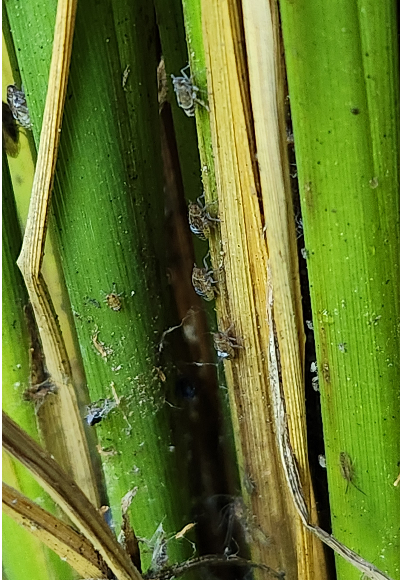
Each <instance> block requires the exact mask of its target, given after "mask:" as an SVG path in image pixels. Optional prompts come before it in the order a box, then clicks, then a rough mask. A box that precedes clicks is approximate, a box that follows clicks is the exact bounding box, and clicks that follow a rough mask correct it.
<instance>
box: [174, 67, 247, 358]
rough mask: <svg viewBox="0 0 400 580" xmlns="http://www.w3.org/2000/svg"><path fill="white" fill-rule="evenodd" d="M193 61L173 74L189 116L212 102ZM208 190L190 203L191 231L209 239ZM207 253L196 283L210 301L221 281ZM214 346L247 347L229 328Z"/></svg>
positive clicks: (212, 218)
mask: <svg viewBox="0 0 400 580" xmlns="http://www.w3.org/2000/svg"><path fill="white" fill-rule="evenodd" d="M188 68H189V65H188V66H186V67H185V68H183V69H182V70H181V76H179V77H176V76H174V75H171V78H172V85H173V87H174V91H175V94H176V99H177V102H178V106H179V107H180V108H181V109H183V110H184V112H185V114H186V115H187V116H188V117H194V114H195V105H196V104H198V105H201V106H202V107H204V108H206V109H207V110H209V109H208V106H207V105H206V104H205V103H204V102H203V101H201V100H200V99H199V98H198V96H197V94H198V92H199V91H200V89H199V88H198V87H196V85H194V84H193V80H192V77H191V76H190V77H189V76H188V75H187V73H186V71H187V69H188ZM202 199H204V194H203V195H201V196H200V197H199V198H197V201H196V202H190V203H189V205H188V220H189V227H190V230H191V232H192V233H193V234H194V235H196V236H198V237H199V238H200V239H202V240H207V239H208V238H209V236H210V233H211V229H212V228H213V227H215V226H216V224H217V223H218V222H219V221H220V220H219V219H218V217H217V216H216V215H214V214H213V212H211V211H210V206H212V205H213V204H212V203H211V204H204V203H203V201H202ZM208 255H209V254H207V255H206V256H205V258H204V260H203V264H204V267H203V268H201V267H198V266H197V264H194V266H193V270H192V284H193V288H194V290H195V292H196V294H198V295H199V296H201V297H202V298H203V299H204V300H206V301H207V302H211V301H212V300H214V299H215V298H216V297H217V296H218V294H219V292H218V287H217V284H218V281H217V280H215V279H214V273H215V271H214V270H212V269H211V268H210V267H209V266H208V264H207V257H208ZM213 339H214V347H215V350H216V351H217V354H218V356H219V357H220V358H223V359H232V358H234V357H235V352H236V349H238V348H243V347H241V346H240V345H238V344H237V340H236V339H235V338H234V337H232V336H230V334H229V329H228V331H227V332H221V331H219V332H215V333H213Z"/></svg>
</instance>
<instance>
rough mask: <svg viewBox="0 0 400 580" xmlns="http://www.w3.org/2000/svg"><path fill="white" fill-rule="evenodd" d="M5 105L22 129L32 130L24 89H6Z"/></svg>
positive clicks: (13, 87)
mask: <svg viewBox="0 0 400 580" xmlns="http://www.w3.org/2000/svg"><path fill="white" fill-rule="evenodd" d="M7 103H8V106H9V107H10V110H11V113H12V116H13V117H14V119H15V120H16V121H18V123H19V124H20V125H21V127H23V128H24V129H32V125H31V118H30V116H29V110H28V105H27V104H26V97H25V92H24V89H23V88H22V87H21V89H18V88H17V87H16V86H15V85H8V87H7Z"/></svg>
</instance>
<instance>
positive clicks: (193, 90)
mask: <svg viewBox="0 0 400 580" xmlns="http://www.w3.org/2000/svg"><path fill="white" fill-rule="evenodd" d="M188 68H189V65H187V66H185V67H184V68H183V69H182V70H181V76H180V77H176V76H175V75H171V79H172V86H173V87H174V91H175V94H176V100H177V102H178V106H179V107H180V108H181V109H183V110H184V112H185V113H186V115H187V116H188V117H194V110H195V104H196V103H197V104H198V105H200V106H202V107H204V108H205V109H206V110H207V111H208V110H209V108H208V106H207V104H206V103H205V102H204V101H202V100H201V99H199V98H198V97H197V93H198V92H199V91H200V89H199V87H196V85H194V84H193V81H192V77H191V76H190V77H189V76H188V75H187V74H186V70H187V69H188Z"/></svg>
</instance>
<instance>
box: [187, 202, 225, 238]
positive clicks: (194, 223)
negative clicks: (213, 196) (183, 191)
mask: <svg viewBox="0 0 400 580" xmlns="http://www.w3.org/2000/svg"><path fill="white" fill-rule="evenodd" d="M201 198H204V194H203V195H201V196H200V197H198V198H197V201H196V203H193V202H189V204H188V220H189V227H190V230H191V232H192V233H193V234H195V235H196V236H198V237H199V238H201V239H202V240H206V239H207V238H208V237H209V235H210V228H211V227H213V226H214V225H215V223H216V222H219V221H220V220H219V219H218V218H217V217H212V216H211V215H210V213H209V211H208V207H209V206H210V205H212V204H206V205H203V204H202V202H201Z"/></svg>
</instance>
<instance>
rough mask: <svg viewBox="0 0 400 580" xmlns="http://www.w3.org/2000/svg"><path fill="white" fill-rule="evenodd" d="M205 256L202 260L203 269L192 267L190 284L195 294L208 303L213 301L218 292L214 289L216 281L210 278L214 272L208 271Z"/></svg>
mask: <svg viewBox="0 0 400 580" xmlns="http://www.w3.org/2000/svg"><path fill="white" fill-rule="evenodd" d="M207 256H208V254H207ZM207 256H205V258H204V260H203V264H204V268H198V267H197V266H196V264H195V265H194V266H193V271H192V284H193V288H194V291H195V292H196V294H198V295H199V296H201V297H202V298H204V300H207V302H210V301H211V300H214V298H215V296H216V295H217V294H218V290H217V288H216V287H215V284H217V281H216V280H214V278H213V277H212V275H213V273H214V271H213V270H210V269H209V268H208V265H207V261H206V260H207Z"/></svg>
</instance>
